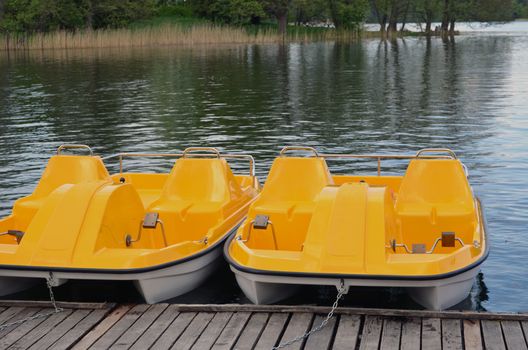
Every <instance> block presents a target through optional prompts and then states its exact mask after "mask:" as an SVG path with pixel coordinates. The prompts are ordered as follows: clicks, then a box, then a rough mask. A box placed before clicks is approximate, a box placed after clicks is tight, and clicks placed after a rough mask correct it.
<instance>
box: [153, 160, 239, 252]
mask: <svg viewBox="0 0 528 350" xmlns="http://www.w3.org/2000/svg"><path fill="white" fill-rule="evenodd" d="M242 198H243V193H242V189H241V187H240V185H239V184H238V182H237V181H236V179H235V177H234V175H233V173H232V171H231V169H230V167H229V165H228V164H227V162H226V161H225V159H217V158H180V159H178V160H177V161H176V162H175V163H174V167H173V168H172V170H171V172H170V174H169V177H168V178H167V180H166V182H165V185H164V187H163V190H162V193H161V196H160V197H159V198H158V199H157V200H155V201H154V202H153V203H152V204H151V205H150V206H149V208H148V211H151V212H158V213H159V214H160V218H161V220H163V222H164V224H165V229H166V232H167V240H168V241H169V244H170V243H174V242H175V240H176V241H187V240H198V239H201V238H203V237H204V236H205V234H207V232H208V231H209V230H210V229H211V228H212V227H213V226H215V225H216V224H217V223H218V222H220V221H222V220H223V219H224V218H225V217H227V216H228V215H230V214H231V211H233V210H234V207H235V206H234V205H233V201H235V202H237V201H238V200H240V199H242ZM178 233H180V234H178Z"/></svg>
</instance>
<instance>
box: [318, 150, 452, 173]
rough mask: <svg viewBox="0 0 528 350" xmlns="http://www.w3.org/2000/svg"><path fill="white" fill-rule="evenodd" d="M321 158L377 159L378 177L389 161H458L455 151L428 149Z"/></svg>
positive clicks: (321, 155) (325, 156)
mask: <svg viewBox="0 0 528 350" xmlns="http://www.w3.org/2000/svg"><path fill="white" fill-rule="evenodd" d="M433 152H445V153H449V155H438V154H437V155H434V154H431V155H422V154H423V153H433ZM319 157H321V158H324V159H375V160H377V161H378V176H381V161H382V160H387V159H395V160H405V159H416V158H422V159H457V158H456V155H455V153H454V152H453V151H451V150H449V149H447V148H438V149H434V148H426V149H423V150H419V151H418V152H417V153H416V154H414V155H412V154H325V153H319Z"/></svg>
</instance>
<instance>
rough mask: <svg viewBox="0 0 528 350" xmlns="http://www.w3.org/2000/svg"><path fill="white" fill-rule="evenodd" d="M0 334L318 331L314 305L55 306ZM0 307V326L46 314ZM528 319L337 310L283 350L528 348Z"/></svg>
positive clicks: (60, 338)
mask: <svg viewBox="0 0 528 350" xmlns="http://www.w3.org/2000/svg"><path fill="white" fill-rule="evenodd" d="M59 304H60V305H59V306H61V307H63V308H64V311H62V312H59V313H55V314H52V315H50V316H47V317H39V318H34V319H31V320H28V321H27V322H24V323H21V324H18V325H14V326H11V327H7V328H5V329H2V330H0V348H1V349H7V348H9V349H107V348H112V349H148V348H152V349H170V348H173V349H178V350H180V349H270V348H271V347H273V346H275V345H277V344H279V343H280V342H284V341H287V340H290V339H292V338H295V337H296V336H298V335H301V334H303V333H304V332H306V331H308V330H310V329H311V328H312V327H315V326H317V325H318V324H319V323H320V322H321V321H322V320H323V319H324V318H325V316H326V313H327V312H328V311H329V308H327V307H313V306H278V305H272V306H255V305H181V304H154V305H146V304H137V305H129V304H126V305H125V304H123V305H119V304H98V303H59ZM50 307H51V304H50V303H49V302H27V301H5V302H0V324H5V323H10V322H14V321H17V320H19V319H23V318H26V317H29V316H32V315H35V314H38V313H42V312H49V311H52V310H53V309H52V308H50ZM527 339H528V314H512V313H510V314H507V313H479V312H455V311H446V312H435V311H412V310H388V309H355V308H339V309H338V310H337V311H336V317H334V318H333V319H332V320H331V321H330V322H329V323H328V325H327V326H326V327H325V328H323V329H322V330H321V331H319V332H316V333H314V334H312V335H311V336H310V337H308V339H306V340H304V341H302V342H297V343H295V344H292V345H291V346H289V347H287V349H318V350H320V349H494V350H495V349H527V343H526V340H527Z"/></svg>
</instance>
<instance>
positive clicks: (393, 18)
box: [388, 1, 400, 34]
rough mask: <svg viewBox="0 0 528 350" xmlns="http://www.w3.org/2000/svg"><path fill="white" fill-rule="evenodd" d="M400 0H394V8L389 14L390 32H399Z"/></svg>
mask: <svg viewBox="0 0 528 350" xmlns="http://www.w3.org/2000/svg"><path fill="white" fill-rule="evenodd" d="M399 5H400V4H399V2H398V1H393V2H392V8H391V11H390V16H389V28H388V31H389V34H395V33H397V32H398V17H399V15H400V8H399Z"/></svg>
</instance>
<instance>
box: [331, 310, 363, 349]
mask: <svg viewBox="0 0 528 350" xmlns="http://www.w3.org/2000/svg"><path fill="white" fill-rule="evenodd" d="M360 327H361V316H357V315H341V316H340V317H339V324H338V326H337V332H336V336H335V339H334V344H333V345H332V349H334V350H344V349H355V348H356V344H357V340H358V335H359V328H360Z"/></svg>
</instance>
